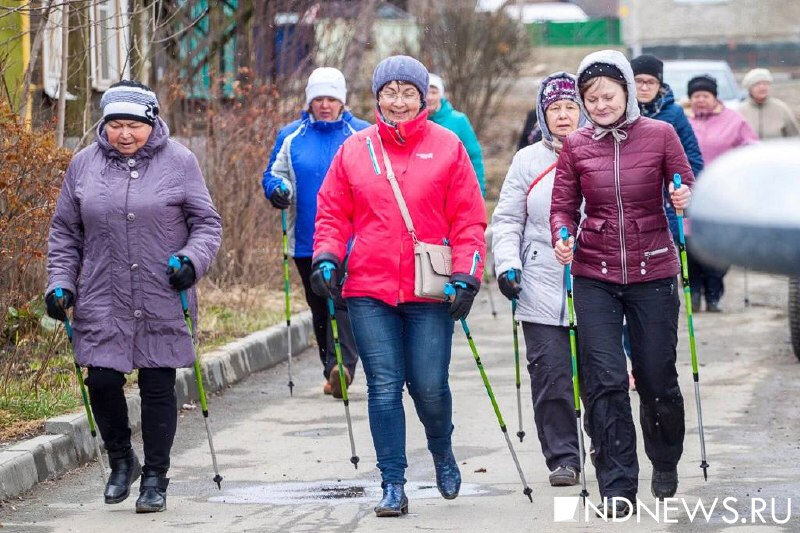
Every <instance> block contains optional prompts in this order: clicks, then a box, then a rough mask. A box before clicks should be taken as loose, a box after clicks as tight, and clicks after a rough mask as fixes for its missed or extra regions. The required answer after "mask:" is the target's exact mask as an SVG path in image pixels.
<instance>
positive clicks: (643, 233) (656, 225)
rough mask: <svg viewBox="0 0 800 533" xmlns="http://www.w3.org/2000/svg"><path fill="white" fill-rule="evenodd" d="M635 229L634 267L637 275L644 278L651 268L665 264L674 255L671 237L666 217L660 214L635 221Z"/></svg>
mask: <svg viewBox="0 0 800 533" xmlns="http://www.w3.org/2000/svg"><path fill="white" fill-rule="evenodd" d="M636 229H637V232H636V234H637V240H638V249H637V250H636V252H637V257H638V260H639V262H638V264H637V265H636V266H637V267H638V268H639V274H641V275H642V276H645V275H647V273H648V271H650V270H652V269H653V268H656V267H658V266H659V265H664V264H665V263H667V262H668V261H669V260H670V258H671V257H672V256H673V255H674V246H673V245H672V235H671V234H670V232H669V223H668V222H667V217H666V216H665V215H664V214H662V213H658V214H655V215H648V216H645V217H641V218H638V219H636Z"/></svg>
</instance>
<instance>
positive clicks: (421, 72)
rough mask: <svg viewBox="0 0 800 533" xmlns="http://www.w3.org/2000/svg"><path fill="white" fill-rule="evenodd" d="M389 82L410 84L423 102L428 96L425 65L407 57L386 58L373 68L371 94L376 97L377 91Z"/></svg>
mask: <svg viewBox="0 0 800 533" xmlns="http://www.w3.org/2000/svg"><path fill="white" fill-rule="evenodd" d="M390 81H404V82H406V83H410V84H412V85H413V86H414V87H416V88H417V90H418V91H419V93H420V94H421V95H422V100H423V101H425V99H426V97H427V96H428V83H429V82H428V69H427V68H425V65H423V64H422V63H420V62H419V61H417V60H416V59H414V58H413V57H409V56H391V57H387V58H386V59H384V60H383V61H381V62H380V63H378V66H377V67H375V71H374V72H373V73H372V94H373V95H374V96H375V98H377V97H378V91H380V90H381V88H383V86H384V85H386V84H387V83H389V82H390Z"/></svg>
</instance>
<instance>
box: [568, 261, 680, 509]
mask: <svg viewBox="0 0 800 533" xmlns="http://www.w3.org/2000/svg"><path fill="white" fill-rule="evenodd" d="M676 283H677V280H676V278H665V279H660V280H655V281H650V282H646V283H636V284H630V285H617V284H613V283H605V282H602V281H597V280H593V279H588V278H582V277H576V278H575V294H574V296H575V311H576V313H577V321H578V341H579V342H578V351H579V369H580V370H579V371H580V377H581V382H582V388H583V390H582V393H583V396H584V401H585V402H586V418H587V420H586V426H587V431H588V433H589V436H590V437H591V439H592V444H593V445H594V449H595V456H594V463H595V470H596V472H597V481H598V484H599V485H600V493H601V495H603V496H608V497H613V496H624V497H627V498H629V499H630V498H633V497H635V496H636V492H637V490H638V477H639V462H638V459H637V456H636V430H635V428H634V425H633V417H632V415H631V404H630V397H629V395H628V373H627V367H626V362H625V353H624V351H623V350H622V346H621V343H620V338H621V337H622V319H623V316H624V317H625V319H626V321H627V323H628V326H629V328H630V340H631V363H632V365H633V376H634V378H635V379H636V390H637V391H638V393H639V398H640V400H641V406H640V411H639V419H640V422H641V425H642V435H643V437H644V447H645V452H646V453H647V457H648V458H649V459H650V462H651V463H652V464H653V467H654V468H655V469H657V470H660V471H667V470H672V469H674V468H675V467H676V466H677V464H678V461H679V460H680V457H681V454H682V453H683V437H684V433H685V428H684V407H683V396H681V391H680V387H679V386H678V372H677V370H676V368H675V360H676V346H677V343H678V309H679V300H678V289H677V286H676ZM632 501H633V500H632Z"/></svg>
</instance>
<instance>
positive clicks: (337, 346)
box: [320, 261, 359, 470]
mask: <svg viewBox="0 0 800 533" xmlns="http://www.w3.org/2000/svg"><path fill="white" fill-rule="evenodd" d="M320 268H322V274H323V276H325V281H330V280H331V270H333V268H334V266H333V263H331V262H329V261H323V262H322V264H321V265H320ZM328 313H329V314H330V315H331V331H332V332H333V351H334V352H335V353H336V364H337V365H338V367H339V385H340V386H341V387H342V402H344V415H345V417H346V418H347V434H348V436H349V437H350V462H351V463H353V466H354V467H355V469H356V470H358V460H359V459H358V455H356V441H355V439H353V422H352V421H351V420H350V399H349V398H348V396H347V381H346V380H345V379H344V365H343V364H342V345H341V343H339V322H338V321H337V320H336V309H335V308H334V306H333V298H331V297H329V298H328Z"/></svg>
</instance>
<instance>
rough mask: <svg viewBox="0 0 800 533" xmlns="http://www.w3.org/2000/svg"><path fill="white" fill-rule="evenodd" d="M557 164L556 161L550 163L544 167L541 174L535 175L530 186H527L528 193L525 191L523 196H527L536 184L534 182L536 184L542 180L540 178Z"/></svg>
mask: <svg viewBox="0 0 800 533" xmlns="http://www.w3.org/2000/svg"><path fill="white" fill-rule="evenodd" d="M557 164H558V161H556V162H555V163H553V164H552V165H550V166H549V167H547V168H546V169H544V171H543V172H542V173H541V174H539V176H537V177H536V179H535V180H533V183H531V186H530V187H528V193H527V194H526V195H525V196H528V194H530V193H531V191H532V190H533V188H534V187H535V186H536V184H537V183H539V182H540V181H542V179H543V178H544V177H545V176H547V175H548V174H550V171H551V170H553V169H554V168H556V165H557Z"/></svg>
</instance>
